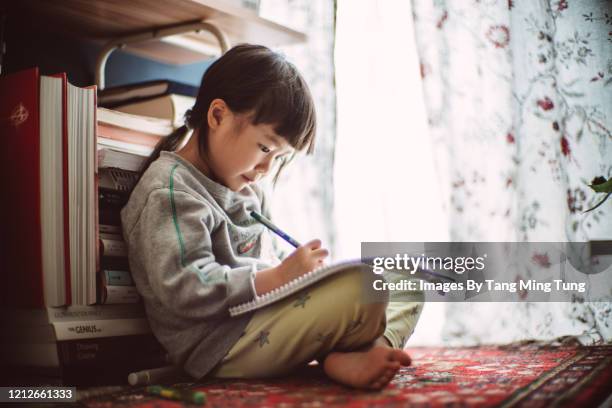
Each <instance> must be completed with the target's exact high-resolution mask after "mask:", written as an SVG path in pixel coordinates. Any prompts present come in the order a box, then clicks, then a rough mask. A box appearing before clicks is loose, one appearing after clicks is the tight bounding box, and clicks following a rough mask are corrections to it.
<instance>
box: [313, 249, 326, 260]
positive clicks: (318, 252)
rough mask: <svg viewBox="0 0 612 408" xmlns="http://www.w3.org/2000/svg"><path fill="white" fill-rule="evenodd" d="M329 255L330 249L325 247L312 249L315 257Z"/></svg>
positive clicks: (320, 257) (321, 257)
mask: <svg viewBox="0 0 612 408" xmlns="http://www.w3.org/2000/svg"><path fill="white" fill-rule="evenodd" d="M328 255H329V251H328V250H327V249H325V248H319V249H315V250H314V251H312V256H313V257H315V258H319V259H323V258H326V257H327V256H328Z"/></svg>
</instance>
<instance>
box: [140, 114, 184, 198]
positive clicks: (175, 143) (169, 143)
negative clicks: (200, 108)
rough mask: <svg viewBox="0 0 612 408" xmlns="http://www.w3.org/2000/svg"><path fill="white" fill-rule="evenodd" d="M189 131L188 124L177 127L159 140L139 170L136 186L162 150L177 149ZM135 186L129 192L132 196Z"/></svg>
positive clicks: (171, 150)
mask: <svg viewBox="0 0 612 408" xmlns="http://www.w3.org/2000/svg"><path fill="white" fill-rule="evenodd" d="M188 133H189V127H187V125H183V126H181V127H179V128H177V129H175V130H174V131H173V132H172V133H170V134H169V135H168V136H166V137H164V138H162V139H161V140H160V141H159V142H157V145H155V149H153V153H151V155H150V156H149V157H148V158H147V160H146V161H145V162H144V164H143V165H142V167H141V168H140V170H139V172H138V173H139V174H138V180H137V182H136V183H134V187H135V186H136V184H138V181H140V179H141V178H142V175H143V174H144V172H145V171H147V169H148V168H149V166H150V165H151V163H153V162H154V161H155V160H157V159H158V158H159V156H160V154H161V152H162V151H166V152H173V151H175V150H176V149H177V148H178V147H179V145H180V144H181V142H182V141H183V140H184V138H185V137H186V136H187V134H188ZM134 187H132V190H130V192H129V195H130V196H131V195H132V191H133V190H134Z"/></svg>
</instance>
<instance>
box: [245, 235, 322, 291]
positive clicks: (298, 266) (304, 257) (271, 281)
mask: <svg viewBox="0 0 612 408" xmlns="http://www.w3.org/2000/svg"><path fill="white" fill-rule="evenodd" d="M327 255H329V252H328V251H327V249H324V248H321V240H318V239H314V240H312V241H310V242H308V243H307V244H305V245H302V246H301V247H299V248H297V249H296V250H295V251H293V252H292V253H291V255H289V256H288V257H287V258H285V259H284V260H283V262H281V263H280V265H277V266H275V267H272V268H268V269H263V270H261V271H259V272H257V274H256V275H255V292H256V294H257V295H262V294H264V293H268V292H270V291H271V290H273V289H276V288H278V287H280V286H283V285H284V284H286V283H288V282H289V281H291V280H293V279H295V278H298V277H300V276H302V275H304V274H305V273H307V272H310V271H311V270H313V269H315V268H316V267H318V266H321V265H322V264H323V259H325V257H327Z"/></svg>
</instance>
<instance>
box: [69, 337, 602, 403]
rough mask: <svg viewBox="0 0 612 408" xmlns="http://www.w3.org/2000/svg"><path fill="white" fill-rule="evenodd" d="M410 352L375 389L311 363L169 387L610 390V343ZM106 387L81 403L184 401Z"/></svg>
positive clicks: (492, 394)
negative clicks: (275, 374)
mask: <svg viewBox="0 0 612 408" xmlns="http://www.w3.org/2000/svg"><path fill="white" fill-rule="evenodd" d="M408 352H409V353H410V355H411V356H412V359H413V365H412V366H411V367H406V368H403V369H402V370H401V372H400V373H399V374H398V375H397V376H396V377H395V379H394V380H393V381H392V383H391V384H390V385H389V386H388V387H387V388H385V389H384V390H382V391H380V392H368V391H357V390H352V389H349V388H346V387H343V386H340V385H337V384H335V383H333V382H331V381H329V380H327V379H326V378H325V377H324V376H323V375H322V374H321V372H320V371H319V370H318V369H316V368H315V369H312V370H306V372H304V373H302V374H300V375H299V376H293V377H290V378H289V377H288V378H283V379H274V380H267V381H255V380H248V381H244V380H211V381H208V382H203V383H181V384H175V385H174V386H175V387H177V388H191V389H197V390H201V391H204V392H205V393H206V394H207V400H208V401H207V403H206V405H205V406H206V407H225V406H231V407H254V406H260V407H264V406H265V407H269V406H285V407H292V406H302V407H315V406H344V407H355V408H357V407H422V408H425V407H427V408H435V407H447V408H448V407H498V406H499V407H530V408H537V407H549V406H559V407H597V406H600V405H601V404H602V403H604V401H606V399H607V398H609V397H610V395H611V394H612V346H594V347H579V346H554V347H553V346H543V345H538V344H523V345H511V346H486V347H473V348H469V347H464V348H413V349H408ZM110 391H112V392H110V393H108V394H103V391H101V389H99V388H98V389H91V390H80V391H79V392H78V398H79V402H80V405H81V406H84V407H89V408H102V407H133V408H135V407H137V408H149V407H151V408H152V407H163V408H171V407H181V406H188V405H187V404H186V405H183V404H181V403H178V402H174V401H168V400H162V399H158V398H156V397H152V396H149V395H146V394H145V393H144V391H143V389H142V388H127V387H121V388H119V389H116V388H115V389H112V390H110ZM101 393H102V394H103V395H100V394H101ZM94 394H97V395H94ZM609 402H610V400H608V403H609ZM606 405H607V404H606Z"/></svg>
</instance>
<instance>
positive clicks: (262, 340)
mask: <svg viewBox="0 0 612 408" xmlns="http://www.w3.org/2000/svg"><path fill="white" fill-rule="evenodd" d="M269 334H270V332H269V331H266V330H262V331H261V332H259V336H258V337H257V338H256V339H255V341H256V342H258V343H259V348H262V347H263V346H264V344H270V340H268V335H269Z"/></svg>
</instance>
